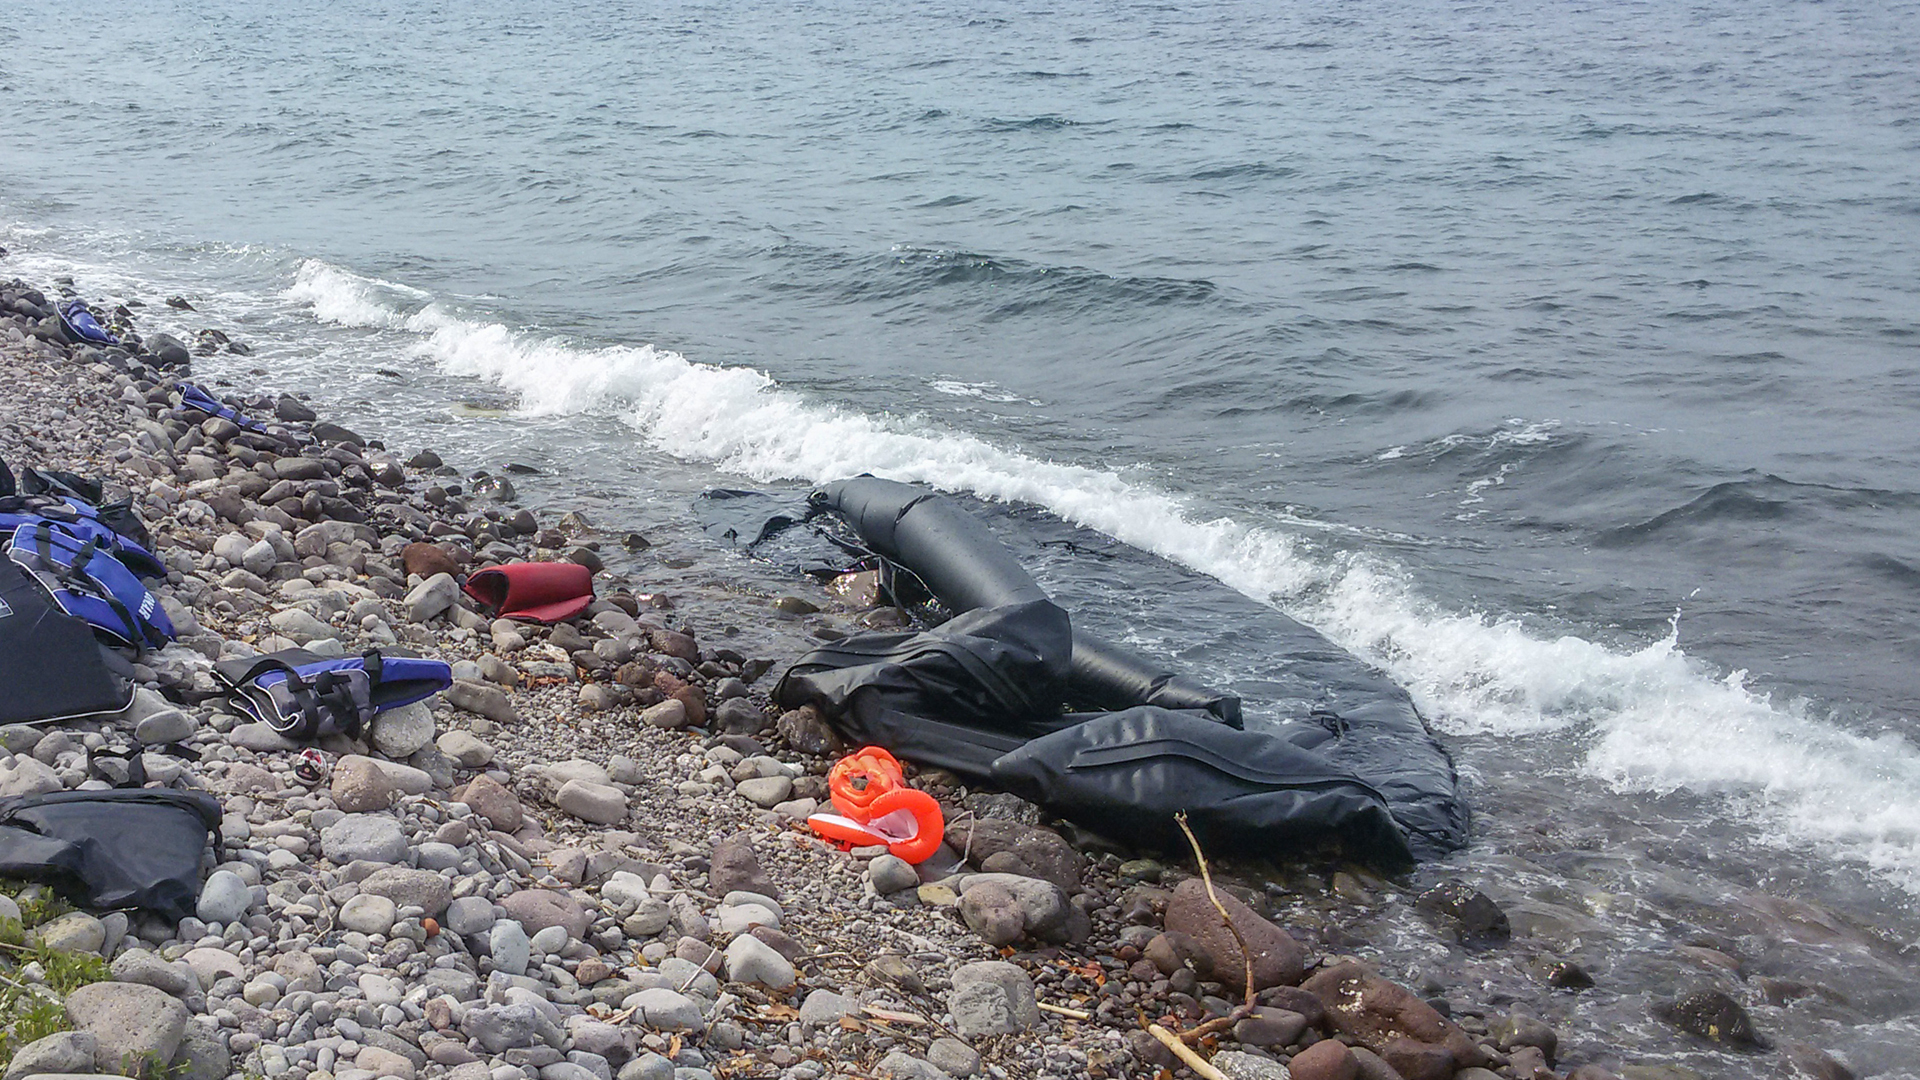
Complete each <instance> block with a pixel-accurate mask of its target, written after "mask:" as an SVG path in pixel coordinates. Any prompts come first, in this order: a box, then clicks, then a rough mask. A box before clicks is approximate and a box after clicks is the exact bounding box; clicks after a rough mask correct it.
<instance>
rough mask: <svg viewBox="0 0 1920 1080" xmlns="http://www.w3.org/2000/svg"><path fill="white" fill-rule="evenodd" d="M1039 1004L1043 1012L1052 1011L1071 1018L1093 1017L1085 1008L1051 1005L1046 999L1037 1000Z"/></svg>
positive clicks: (1089, 1018)
mask: <svg viewBox="0 0 1920 1080" xmlns="http://www.w3.org/2000/svg"><path fill="white" fill-rule="evenodd" d="M1037 1004H1038V1005H1039V1006H1040V1011H1041V1012H1050V1013H1052V1014H1053V1015H1055V1016H1064V1017H1066V1018H1067V1019H1069V1020H1091V1019H1093V1014H1092V1013H1090V1012H1087V1011H1085V1010H1083V1009H1069V1008H1067V1007H1066V1006H1065V1005H1049V1004H1047V1003H1046V1002H1044V1001H1042V1002H1037Z"/></svg>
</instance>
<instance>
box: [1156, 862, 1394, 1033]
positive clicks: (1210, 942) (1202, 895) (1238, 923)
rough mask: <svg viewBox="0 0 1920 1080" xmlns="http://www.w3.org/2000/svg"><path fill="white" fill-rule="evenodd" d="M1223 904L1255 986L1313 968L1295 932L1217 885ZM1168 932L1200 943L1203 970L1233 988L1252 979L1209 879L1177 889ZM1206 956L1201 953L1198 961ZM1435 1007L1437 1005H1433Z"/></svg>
mask: <svg viewBox="0 0 1920 1080" xmlns="http://www.w3.org/2000/svg"><path fill="white" fill-rule="evenodd" d="M1215 892H1217V893H1218V894H1219V896H1220V904H1221V906H1222V907H1225V908H1226V909H1227V915H1228V917H1229V918H1231V919H1232V920H1233V925H1234V927H1235V928H1237V929H1238V930H1239V931H1240V936H1241V937H1243V938H1245V939H1246V941H1247V948H1248V950H1249V951H1251V952H1252V953H1253V988H1254V990H1256V991H1259V990H1265V989H1266V988H1267V987H1269V986H1287V985H1291V984H1293V983H1297V982H1299V981H1300V976H1301V974H1302V973H1304V972H1305V971H1306V969H1307V951H1306V949H1304V948H1302V947H1301V945H1300V943H1299V942H1298V941H1295V940H1294V939H1293V935H1292V934H1289V933H1287V932H1286V931H1285V930H1283V929H1281V928H1280V927H1278V926H1275V925H1274V924H1272V923H1270V922H1268V921H1267V920H1265V919H1263V918H1261V917H1260V916H1259V914H1258V913H1257V912H1255V911H1254V910H1253V909H1252V908H1250V907H1248V906H1247V905H1245V904H1243V903H1241V902H1240V901H1239V900H1237V899H1235V898H1234V897H1233V896H1232V895H1230V894H1229V893H1227V891H1226V890H1224V889H1217V888H1216V889H1215ZM1166 926H1167V932H1168V933H1171V934H1185V935H1187V936H1188V937H1190V938H1192V939H1193V941H1194V943H1195V944H1196V945H1198V946H1199V948H1200V950H1201V952H1202V954H1203V957H1204V962H1205V963H1206V965H1207V966H1208V967H1209V969H1210V970H1208V971H1203V972H1201V974H1202V975H1207V976H1209V977H1211V978H1214V979H1217V980H1219V981H1220V982H1222V983H1225V984H1226V985H1227V986H1228V987H1229V988H1238V987H1243V986H1244V985H1245V983H1246V960H1245V959H1244V958H1243V957H1242V954H1241V952H1240V944H1239V943H1238V942H1236V941H1235V940H1234V938H1233V931H1231V930H1229V929H1227V924H1226V923H1224V922H1222V921H1221V919H1220V912H1219V911H1218V910H1217V909H1215V908H1214V906H1213V901H1212V900H1210V899H1208V898H1207V886H1206V883H1205V882H1203V881H1201V880H1200V879H1199V878H1188V879H1187V880H1185V881H1183V882H1181V883H1180V884H1179V886H1178V887H1177V888H1175V889H1174V890H1173V899H1172V900H1171V901H1169V902H1168V904H1167V920H1166ZM1201 959H1202V957H1195V960H1196V961H1199V960H1201ZM1429 1011H1431V1010H1429Z"/></svg>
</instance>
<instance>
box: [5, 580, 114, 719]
mask: <svg viewBox="0 0 1920 1080" xmlns="http://www.w3.org/2000/svg"><path fill="white" fill-rule="evenodd" d="M132 701H133V688H132V687H131V685H129V684H128V683H127V682H126V681H125V680H123V679H121V678H120V677H119V676H116V675H114V674H113V673H112V672H110V671H108V670H107V665H106V662H105V660H103V659H102V657H101V655H100V646H99V645H98V643H96V642H95V641H94V637H93V631H92V629H91V628H89V627H88V626H87V624H86V623H84V622H82V621H80V620H79V619H76V618H74V617H73V616H71V615H69V614H67V613H66V612H64V611H62V610H60V608H59V606H58V605H56V604H55V603H54V602H53V598H52V597H50V596H48V595H47V592H46V590H45V589H43V588H41V586H40V583H39V582H37V581H35V580H34V579H33V576H32V575H31V574H29V573H27V572H26V571H25V570H23V569H21V568H20V567H19V566H17V565H15V564H14V563H13V562H12V561H11V560H9V559H6V558H0V724H32V723H42V722H47V721H53V720H67V719H71V718H73V717H78V716H88V715H91V714H94V713H104V712H119V711H120V710H122V709H124V708H126V707H127V706H128V705H129V704H131V703H132Z"/></svg>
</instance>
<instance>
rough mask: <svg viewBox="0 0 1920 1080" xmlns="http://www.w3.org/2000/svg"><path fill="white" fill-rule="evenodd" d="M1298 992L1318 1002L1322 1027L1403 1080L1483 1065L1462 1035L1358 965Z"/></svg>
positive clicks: (1324, 975)
mask: <svg viewBox="0 0 1920 1080" xmlns="http://www.w3.org/2000/svg"><path fill="white" fill-rule="evenodd" d="M1301 988H1302V989H1304V990H1307V991H1309V992H1310V993H1312V994H1313V996H1315V997H1317V998H1319V999H1320V1003H1321V1005H1322V1006H1324V1007H1325V1008H1326V1010H1327V1024H1328V1026H1330V1027H1332V1028H1333V1030H1335V1031H1337V1032H1339V1033H1340V1034H1342V1035H1348V1036H1352V1038H1353V1041H1354V1042H1357V1043H1359V1044H1360V1045H1362V1046H1364V1047H1366V1048H1367V1049H1369V1050H1371V1051H1373V1052H1374V1053H1376V1054H1379V1055H1380V1056H1381V1057H1382V1058H1383V1059H1385V1060H1386V1062H1387V1063H1388V1064H1389V1065H1392V1066H1393V1067H1394V1069H1395V1070H1396V1071H1398V1072H1399V1073H1400V1074H1401V1075H1402V1076H1404V1077H1406V1078H1407V1080H1427V1078H1428V1077H1432V1076H1436V1075H1437V1076H1438V1077H1440V1078H1444V1077H1446V1076H1450V1075H1452V1073H1453V1070H1454V1069H1457V1068H1469V1067H1472V1066H1476V1065H1480V1064H1483V1063H1484V1060H1485V1059H1484V1057H1483V1055H1482V1054H1481V1052H1480V1048H1479V1047H1478V1046H1476V1045H1474V1042H1473V1040H1472V1039H1470V1038H1468V1037H1467V1033H1466V1032H1464V1031H1461V1030H1460V1029H1459V1028H1458V1027H1457V1026H1455V1025H1454V1024H1453V1023H1452V1022H1451V1021H1449V1020H1447V1018H1446V1017H1444V1016H1441V1015H1440V1014H1439V1013H1438V1012H1436V1011H1435V1010H1434V1008H1433V1006H1431V1005H1429V1004H1427V1003H1426V1002H1424V1001H1421V1000H1420V998H1419V997H1418V996H1416V995H1415V994H1414V992H1413V991H1411V990H1408V989H1407V988H1406V987H1404V986H1400V985H1399V984H1397V983H1394V982H1390V981H1389V980H1387V979H1384V978H1381V977H1380V976H1379V975H1378V974H1376V973H1375V972H1374V971H1372V970H1371V969H1369V968H1367V967H1366V966H1365V965H1363V964H1357V963H1347V964H1340V965H1338V966H1336V967H1330V968H1327V969H1326V970H1324V971H1321V972H1319V973H1318V974H1316V975H1315V976H1314V977H1313V978H1311V979H1308V980H1307V981H1306V982H1305V983H1304V984H1302V987H1301ZM1409 1070H1411V1071H1409ZM1442 1070H1444V1071H1442Z"/></svg>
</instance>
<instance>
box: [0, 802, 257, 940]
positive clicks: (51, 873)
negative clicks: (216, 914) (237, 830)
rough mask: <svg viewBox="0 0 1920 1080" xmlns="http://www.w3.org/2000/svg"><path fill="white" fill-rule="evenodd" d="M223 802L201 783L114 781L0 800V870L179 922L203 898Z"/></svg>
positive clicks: (88, 903) (85, 903)
mask: <svg viewBox="0 0 1920 1080" xmlns="http://www.w3.org/2000/svg"><path fill="white" fill-rule="evenodd" d="M209 839H211V840H212V843H213V846H214V848H215V850H218V849H219V844H220V803H219V801H218V800H216V799H215V798H214V797H213V796H211V795H209V794H207V793H206V792H204V791H172V790H168V789H164V788H115V789H112V790H107V791H56V792H50V793H48V794H45V795H23V796H16V797H14V798H11V799H0V877H11V878H21V879H24V880H28V881H40V882H45V883H46V884H48V885H51V886H53V887H54V889H56V890H57V891H59V892H60V893H61V895H63V896H65V897H67V898H68V899H69V900H71V901H73V902H74V903H75V904H78V905H79V906H81V907H88V908H95V909H100V908H144V909H146V910H148V911H153V912H157V913H158V914H160V915H162V916H164V917H165V918H167V919H169V920H172V921H174V922H178V921H180V920H181V919H184V918H186V917H187V916H188V915H191V914H193V911H194V905H195V904H196V903H197V902H198V901H199V898H200V866H201V860H202V856H203V854H204V853H205V851H206V849H207V845H208V841H209Z"/></svg>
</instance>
